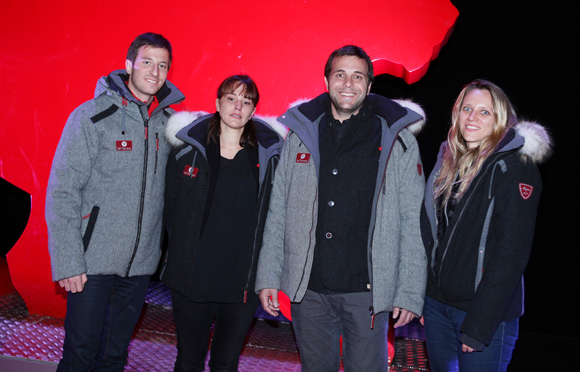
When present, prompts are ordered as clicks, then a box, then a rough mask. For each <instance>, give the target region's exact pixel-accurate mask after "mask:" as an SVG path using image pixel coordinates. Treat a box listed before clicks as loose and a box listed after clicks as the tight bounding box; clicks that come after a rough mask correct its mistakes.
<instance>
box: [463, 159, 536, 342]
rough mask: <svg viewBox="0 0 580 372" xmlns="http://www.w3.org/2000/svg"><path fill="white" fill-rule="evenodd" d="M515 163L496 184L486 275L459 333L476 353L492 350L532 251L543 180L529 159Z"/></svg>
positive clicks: (488, 240)
mask: <svg viewBox="0 0 580 372" xmlns="http://www.w3.org/2000/svg"><path fill="white" fill-rule="evenodd" d="M513 158H515V160H516V161H511V162H509V163H508V165H507V172H506V173H505V174H504V175H503V177H501V178H500V177H496V179H495V180H492V181H493V182H495V183H494V186H493V198H494V210H493V213H492V217H491V223H490V229H489V234H488V236H487V242H488V243H487V244H486V257H485V260H484V266H483V274H482V277H481V281H480V283H479V285H478V287H477V290H476V292H475V296H474V298H473V300H472V302H471V306H470V309H469V310H468V312H467V315H466V317H465V319H464V321H463V324H462V326H461V329H460V331H461V333H462V337H461V339H460V341H461V342H463V343H465V344H466V345H467V346H470V347H474V348H476V349H478V350H481V349H482V346H483V345H482V344H485V345H489V343H490V341H491V339H492V337H493V335H494V334H495V332H496V330H497V327H498V325H499V323H500V322H501V321H502V320H503V318H504V315H505V313H506V310H507V309H508V306H509V305H510V303H511V300H512V298H513V296H514V294H515V291H516V290H517V289H518V288H519V287H520V283H521V281H522V280H523V279H522V276H523V272H524V270H525V268H526V265H527V264H528V259H529V256H530V251H531V248H532V241H533V237H534V227H535V223H536V213H537V209H538V203H539V200H540V192H541V188H542V181H541V178H540V173H539V171H538V169H537V167H536V166H535V165H533V164H532V163H531V162H530V161H529V160H528V161H527V162H526V161H524V160H521V158H520V155H519V154H514V156H513ZM530 187H531V191H530ZM482 192H490V191H488V190H482ZM528 192H529V194H528ZM488 252H489V256H488ZM522 290H523V288H522ZM522 306H523V305H522ZM474 341H475V342H474Z"/></svg>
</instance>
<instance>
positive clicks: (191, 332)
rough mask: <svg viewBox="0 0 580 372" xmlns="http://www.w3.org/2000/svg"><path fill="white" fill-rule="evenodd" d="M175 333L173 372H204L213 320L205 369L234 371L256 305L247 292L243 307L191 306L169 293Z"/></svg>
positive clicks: (253, 294)
mask: <svg viewBox="0 0 580 372" xmlns="http://www.w3.org/2000/svg"><path fill="white" fill-rule="evenodd" d="M171 301H172V303H173V317H174V319H175V328H176V331H177V360H176V362H175V369H174V372H201V371H203V370H204V368H205V357H206V355H207V349H208V342H209V335H210V330H211V325H212V323H213V321H214V318H215V326H214V332H213V340H212V343H211V352H210V359H209V363H208V365H209V366H210V368H211V371H212V372H226V371H227V372H230V371H237V370H238V362H239V358H240V354H241V352H242V348H243V347H244V341H245V339H246V335H247V333H248V329H249V328H250V325H251V324H252V321H253V319H254V315H255V313H256V309H257V308H258V304H259V303H260V301H259V299H258V296H257V295H256V294H255V293H254V292H248V302H247V303H245V304H244V303H218V302H202V303H200V302H192V301H190V300H188V299H187V297H185V296H183V295H181V294H179V293H177V292H175V291H171Z"/></svg>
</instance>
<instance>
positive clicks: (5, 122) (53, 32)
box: [0, 0, 458, 317]
mask: <svg viewBox="0 0 580 372" xmlns="http://www.w3.org/2000/svg"><path fill="white" fill-rule="evenodd" d="M457 16H458V12H457V10H456V9H455V8H454V7H453V6H452V5H451V3H450V2H449V1H448V0H430V1H429V0H425V1H394V0H383V1H378V0H359V1H357V2H356V3H353V2H352V1H345V0H334V1H315V0H310V1H304V0H287V1H282V2H271V1H263V0H256V1H254V2H252V3H251V5H250V3H247V2H246V3H244V2H239V1H231V0H223V1H204V2H191V1H171V2H159V1H151V0H142V1H138V2H137V1H124V2H118V1H112V0H101V1H93V2H79V1H56V2H45V1H29V2H18V1H9V2H8V4H3V9H2V14H1V15H0V35H2V49H3V51H2V55H1V57H0V86H1V87H2V89H1V90H0V102H1V107H2V109H1V110H0V176H1V177H3V178H5V179H6V180H8V181H9V182H11V183H13V184H15V185H16V186H18V187H20V188H22V189H24V190H25V191H27V192H29V193H30V194H31V195H32V212H31V217H30V220H29V223H28V226H27V228H26V230H25V232H24V234H23V236H22V237H21V239H20V240H19V241H18V243H17V244H16V246H15V247H14V248H13V249H12V251H11V252H10V253H9V255H8V264H9V267H10V273H11V276H12V282H13V284H14V286H15V287H16V289H17V290H18V292H19V293H20V295H21V296H22V297H23V298H24V300H25V302H26V304H27V306H28V309H29V311H30V312H31V313H34V314H41V315H49V316H57V317H63V316H64V309H65V299H66V295H65V293H64V292H63V291H62V290H61V289H60V288H59V287H58V285H56V284H55V283H52V280H51V274H50V263H49V262H50V261H49V255H48V250H47V234H46V225H45V221H44V202H45V190H46V183H47V180H48V175H49V172H50V166H51V163H52V157H53V154H54V151H55V149H56V145H57V143H58V140H59V138H60V133H61V131H62V128H63V126H64V123H65V121H66V119H67V117H68V115H69V114H70V112H71V111H72V110H73V109H74V108H75V107H76V106H78V105H79V104H81V103H82V102H84V101H86V100H89V99H91V98H92V96H93V92H94V87H95V85H96V82H97V79H98V78H99V77H100V76H102V75H106V74H108V73H109V72H110V71H112V70H114V69H118V68H123V66H124V60H125V55H126V52H127V48H128V46H129V44H130V43H131V41H132V40H133V39H134V37H135V36H136V35H138V34H140V33H143V32H147V31H153V32H158V33H161V34H163V35H164V36H165V37H167V38H168V39H169V40H170V41H171V43H172V45H173V48H174V59H173V66H172V67H171V71H170V73H169V79H170V80H171V81H172V82H173V83H174V84H176V85H177V86H178V87H179V88H180V89H181V90H182V91H183V92H184V93H185V95H186V97H187V99H186V101H185V102H184V103H183V104H182V105H181V106H182V107H181V108H182V109H183V108H187V109H192V110H206V111H211V110H213V109H214V107H215V103H214V102H215V91H216V88H217V85H218V84H219V83H220V82H221V81H222V80H223V79H224V78H225V77H227V76H229V75H232V74H236V73H247V74H249V75H250V76H252V77H253V78H254V80H255V81H256V82H257V84H258V87H259V89H260V96H261V101H260V104H259V106H258V110H257V113H258V114H261V115H273V116H278V115H280V114H282V113H283V112H284V111H285V108H286V107H287V106H288V104H289V103H291V102H293V101H295V100H297V99H299V98H303V97H314V96H315V95H318V94H319V93H321V92H323V91H324V80H323V68H324V63H325V61H326V58H327V57H328V55H329V54H330V52H331V51H332V50H334V49H336V48H339V47H341V46H343V45H345V44H357V45H360V46H362V47H363V48H365V50H366V51H367V52H368V53H369V55H370V56H371V58H373V60H374V64H375V69H376V71H375V74H377V75H378V74H381V73H387V72H388V73H391V74H393V75H395V76H399V77H403V78H404V79H405V80H406V81H407V82H408V83H413V82H415V81H418V80H419V79H420V78H421V77H422V76H423V75H424V74H425V72H426V71H427V68H428V66H429V62H430V61H431V60H433V59H434V58H436V57H437V54H438V52H439V50H440V47H441V45H442V44H444V42H445V41H446V39H447V37H448V36H449V34H450V32H451V30H452V27H453V24H454V22H455V19H456V17H457Z"/></svg>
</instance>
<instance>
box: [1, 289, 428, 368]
mask: <svg viewBox="0 0 580 372" xmlns="http://www.w3.org/2000/svg"><path fill="white" fill-rule="evenodd" d="M63 324H64V321H63V320H62V319H56V318H49V317H43V316H38V315H30V314H28V311H27V309H26V305H25V304H24V301H23V300H22V299H21V298H20V296H18V294H16V293H14V294H10V295H8V296H5V297H2V298H0V372H15V371H18V372H24V371H34V372H37V371H38V372H40V371H42V372H44V371H46V372H51V371H54V370H55V369H56V363H57V362H58V360H59V359H60V356H61V353H62V348H61V347H62V340H63V338H64V330H63ZM424 338H425V337H424V334H423V327H422V326H421V325H420V324H419V323H418V322H417V321H415V322H413V323H411V324H409V325H407V326H405V327H401V328H398V329H397V330H396V332H395V357H394V360H393V362H392V364H391V369H390V370H391V371H395V372H397V371H429V368H428V362H427V358H426V352H425V342H424ZM175 345H176V337H175V327H174V325H173V317H172V313H171V301H170V295H169V291H168V290H167V288H166V287H165V286H164V285H163V284H160V283H157V282H152V283H151V284H150V287H149V291H148V293H147V297H146V305H145V308H144V310H143V313H142V315H141V319H140V320H139V324H138V325H137V327H136V330H135V333H134V335H133V341H132V342H131V346H130V351H129V363H128V365H127V367H126V369H125V370H126V371H142V372H153V371H172V370H173V363H174V361H175V357H176V353H177V351H176V348H175ZM239 370H240V372H244V371H248V372H249V371H300V356H299V354H298V348H297V346H296V341H295V339H294V333H293V331H292V325H291V324H290V323H289V322H288V321H287V319H285V318H284V317H283V316H280V317H278V318H272V317H271V316H269V315H268V314H266V313H265V312H264V311H263V310H262V309H261V308H259V309H258V312H257V313H256V320H255V321H254V324H253V325H252V328H251V329H250V332H249V334H248V338H247V339H246V346H245V348H244V351H243V353H242V356H241V358H240V365H239ZM341 370H342V368H341Z"/></svg>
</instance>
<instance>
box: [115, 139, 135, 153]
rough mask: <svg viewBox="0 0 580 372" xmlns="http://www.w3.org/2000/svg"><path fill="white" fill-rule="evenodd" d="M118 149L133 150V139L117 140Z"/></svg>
mask: <svg viewBox="0 0 580 372" xmlns="http://www.w3.org/2000/svg"><path fill="white" fill-rule="evenodd" d="M115 144H116V145H117V151H131V150H133V141H117V142H115Z"/></svg>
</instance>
